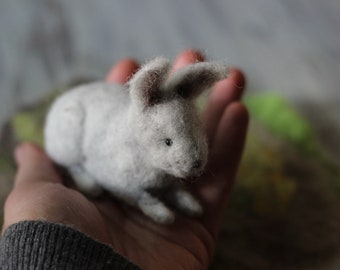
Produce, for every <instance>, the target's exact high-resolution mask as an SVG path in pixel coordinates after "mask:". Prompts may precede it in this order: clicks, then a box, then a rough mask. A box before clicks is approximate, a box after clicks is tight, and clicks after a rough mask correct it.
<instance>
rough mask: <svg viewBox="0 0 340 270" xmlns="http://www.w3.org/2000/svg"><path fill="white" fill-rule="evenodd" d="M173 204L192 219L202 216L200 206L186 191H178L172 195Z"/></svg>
mask: <svg viewBox="0 0 340 270" xmlns="http://www.w3.org/2000/svg"><path fill="white" fill-rule="evenodd" d="M171 199H172V200H173V203H174V204H175V205H176V206H177V207H178V208H179V209H180V210H181V211H183V212H184V213H185V214H187V215H188V216H192V217H197V216H200V215H202V213H203V209H202V206H201V204H200V203H199V202H198V201H197V200H196V199H195V198H194V197H193V196H192V195H191V194H190V193H189V192H187V191H185V190H182V189H178V190H175V191H174V192H173V193H172V198H171Z"/></svg>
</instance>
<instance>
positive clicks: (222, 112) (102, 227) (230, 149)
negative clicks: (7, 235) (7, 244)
mask: <svg viewBox="0 0 340 270" xmlns="http://www.w3.org/2000/svg"><path fill="white" fill-rule="evenodd" d="M196 61H203V57H202V56H201V55H200V54H199V53H198V52H195V51H192V50H191V51H185V52H183V53H182V54H181V55H180V56H179V57H178V58H177V60H176V61H175V63H174V67H173V69H174V70H176V69H178V68H181V67H183V66H185V65H187V64H190V63H193V62H196ZM137 69H138V65H137V63H136V62H135V61H133V60H129V59H126V60H123V61H121V62H119V63H118V64H117V65H116V66H115V67H114V68H113V69H112V70H111V72H110V73H109V75H108V77H107V81H109V82H115V83H125V82H126V81H127V79H128V78H129V77H130V76H131V74H132V73H133V72H134V71H136V70H137ZM243 89H244V78H243V75H242V74H241V72H240V71H238V70H236V69H234V70H232V73H231V76H230V77H229V78H228V79H226V80H224V81H221V82H219V83H218V84H217V85H216V86H215V88H214V90H213V92H212V93H211V95H210V98H209V102H208V105H207V109H206V113H205V124H206V130H207V134H208V140H209V143H210V152H209V153H210V154H209V155H210V156H209V162H208V165H207V168H206V171H205V173H204V174H203V175H202V176H201V177H200V179H199V180H198V181H197V182H196V183H194V184H190V186H189V187H190V189H191V190H192V192H193V193H194V194H195V196H196V197H197V198H198V199H199V200H200V201H201V203H202V205H203V208H204V215H203V216H202V217H201V218H199V219H191V218H187V217H185V216H181V215H180V214H178V215H177V217H176V221H175V222H174V224H171V225H159V224H156V223H154V222H153V221H151V220H150V219H148V218H147V217H145V216H144V215H142V214H141V213H140V212H139V211H138V210H135V209H133V208H131V207H128V206H125V205H122V204H121V203H120V202H118V201H115V200H114V199H112V198H110V197H108V196H107V197H105V196H104V197H101V198H99V199H89V198H87V197H85V196H84V195H82V194H81V193H79V192H78V191H76V190H75V189H71V188H68V187H66V186H65V185H64V184H63V179H62V178H61V177H60V176H59V175H58V173H57V171H56V170H55V168H54V166H53V164H52V162H51V161H50V160H49V159H48V157H47V156H46V155H45V153H44V152H43V151H42V150H41V149H40V148H38V147H37V146H34V145H32V144H28V143H26V144H22V145H20V146H19V147H18V148H17V150H16V160H17V163H18V166H19V170H18V173H17V176H16V179H15V185H14V188H13V190H12V192H11V193H10V195H9V197H8V199H7V201H6V205H5V220H4V227H3V230H5V229H6V228H7V227H8V226H10V225H11V224H14V223H16V222H19V221H22V220H46V221H50V222H56V223H62V224H66V225H69V226H72V227H74V228H76V229H78V230H80V231H82V232H84V233H86V234H88V235H89V236H91V237H93V238H95V239H96V240H98V241H100V242H103V243H106V244H109V245H110V246H112V248H113V249H114V250H115V251H116V252H118V253H120V254H121V255H123V256H125V257H126V258H128V259H129V260H131V261H132V262H134V263H135V264H137V265H139V266H140V267H142V268H143V269H206V268H207V267H208V266H209V263H210V261H211V259H212V256H213V252H214V248H215V245H216V238H217V234H218V230H219V227H220V223H221V219H222V216H223V212H224V211H223V210H224V208H225V205H226V201H227V199H228V194H229V191H230V189H231V186H232V183H233V180H234V178H235V174H236V170H237V167H238V163H239V160H240V157H241V153H242V148H243V144H244V140H245V134H246V129H247V123H248V114H247V111H246V109H245V108H244V106H243V105H242V104H241V103H240V102H239V99H240V97H241V95H242V92H243Z"/></svg>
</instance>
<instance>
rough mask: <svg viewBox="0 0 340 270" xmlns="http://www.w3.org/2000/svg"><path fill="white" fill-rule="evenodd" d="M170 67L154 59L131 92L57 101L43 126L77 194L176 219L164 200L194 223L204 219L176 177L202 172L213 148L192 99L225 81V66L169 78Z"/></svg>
mask: <svg viewBox="0 0 340 270" xmlns="http://www.w3.org/2000/svg"><path fill="white" fill-rule="evenodd" d="M169 68H170V63H169V61H168V60H166V59H163V58H156V59H154V60H153V61H150V62H149V63H147V64H146V65H145V66H143V67H142V68H141V69H140V70H139V71H138V72H137V73H136V74H135V75H134V76H133V77H132V78H131V79H130V81H129V82H128V84H127V85H124V86H123V85H118V84H112V83H105V82H96V83H92V84H88V85H83V86H79V87H76V88H75V89H72V90H70V91H68V92H66V93H65V94H64V95H62V96H61V97H59V98H58V99H57V100H56V101H55V102H54V104H53V105H52V107H51V109H50V111H49V113H48V115H47V118H46V124H45V148H46V151H47V153H48V155H49V156H50V157H51V158H52V159H53V160H54V161H55V162H56V163H58V164H60V165H62V166H65V167H66V168H67V169H68V170H69V172H70V173H71V175H72V176H73V178H74V181H75V183H76V185H77V186H78V188H79V189H80V190H82V191H83V192H84V193H87V194H90V195H99V194H100V193H101V191H102V189H105V190H107V191H109V192H110V193H111V194H112V195H113V196H115V197H116V198H118V199H121V200H123V201H125V202H126V203H128V204H130V205H133V206H135V207H138V208H139V209H140V210H141V211H142V212H143V213H144V214H145V215H147V216H149V217H150V218H152V219H153V220H154V221H156V222H158V223H171V222H173V220H174V213H173V211H172V210H171V209H169V207H168V206H166V205H165V204H164V203H163V201H162V199H163V198H160V197H161V196H160V195H163V197H165V199H167V200H169V201H171V203H172V204H173V205H174V206H175V207H177V208H178V209H179V210H181V211H182V212H184V213H186V214H188V215H190V216H197V215H200V214H201V213H202V208H201V205H200V204H199V202H198V201H197V200H196V199H195V198H194V197H193V196H192V195H191V194H190V193H189V192H188V191H186V190H185V189H184V188H183V187H182V186H181V185H180V184H179V181H178V179H176V178H187V177H192V176H197V175H199V174H201V173H202V172H203V169H204V166H205V164H206V162H207V155H208V147H207V141H206V137H205V134H204V131H203V128H202V123H201V119H200V117H199V113H198V112H197V110H196V108H195V105H194V97H196V96H197V95H199V94H200V93H201V92H202V91H203V90H204V89H206V88H208V87H209V86H211V85H212V84H213V83H214V82H216V81H217V80H220V79H222V78H224V77H225V76H226V75H227V69H226V67H225V66H223V65H217V64H211V63H201V64H194V65H192V66H191V67H189V68H186V69H183V70H179V71H177V73H176V72H175V73H174V74H173V75H172V76H171V77H170V78H169V79H168V72H169ZM171 78H172V79H171ZM188 78H189V79H188ZM197 81H198V82H200V83H199V84H197ZM161 191H163V192H161ZM157 192H158V194H157Z"/></svg>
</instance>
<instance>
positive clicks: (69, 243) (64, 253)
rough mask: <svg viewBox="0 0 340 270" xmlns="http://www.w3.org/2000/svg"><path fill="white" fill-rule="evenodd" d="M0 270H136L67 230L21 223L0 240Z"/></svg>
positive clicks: (61, 227) (58, 227) (110, 253)
mask: <svg viewBox="0 0 340 270" xmlns="http://www.w3.org/2000/svg"><path fill="white" fill-rule="evenodd" d="M0 268H1V269H8V270H10V269H63V270H69V269H73V270H77V269H83V270H86V269H94V270H97V269H98V270H99V269H100V270H102V269H139V268H138V267H137V266H135V265H134V264H132V263H131V262H129V261H128V260H126V259H125V258H124V257H122V256H121V255H119V254H117V253H115V252H114V251H113V250H112V248H111V247H109V246H107V245H104V244H102V243H99V242H97V241H95V240H94V239H92V238H90V237H88V236H86V235H85V234H83V233H81V232H79V231H77V230H74V229H72V228H70V227H68V226H65V225H61V224H54V223H49V222H43V221H22V222H19V223H16V224H14V225H12V226H10V227H9V228H7V230H6V231H5V233H4V235H3V236H2V238H1V239H0Z"/></svg>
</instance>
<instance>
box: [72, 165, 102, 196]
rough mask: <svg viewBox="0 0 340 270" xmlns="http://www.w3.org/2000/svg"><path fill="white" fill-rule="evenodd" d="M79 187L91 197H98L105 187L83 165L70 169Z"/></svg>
mask: <svg viewBox="0 0 340 270" xmlns="http://www.w3.org/2000/svg"><path fill="white" fill-rule="evenodd" d="M69 171H70V173H71V175H72V177H73V180H74V182H75V184H76V186H77V188H78V189H79V190H80V191H81V192H83V193H85V194H86V195H89V196H91V197H98V196H99V195H100V194H101V193H102V192H103V189H102V188H101V187H100V186H99V185H98V184H97V183H96V181H95V180H94V178H93V177H92V176H91V175H89V174H88V173H87V172H86V171H85V170H84V169H83V168H82V167H80V166H74V167H71V168H70V169H69Z"/></svg>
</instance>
